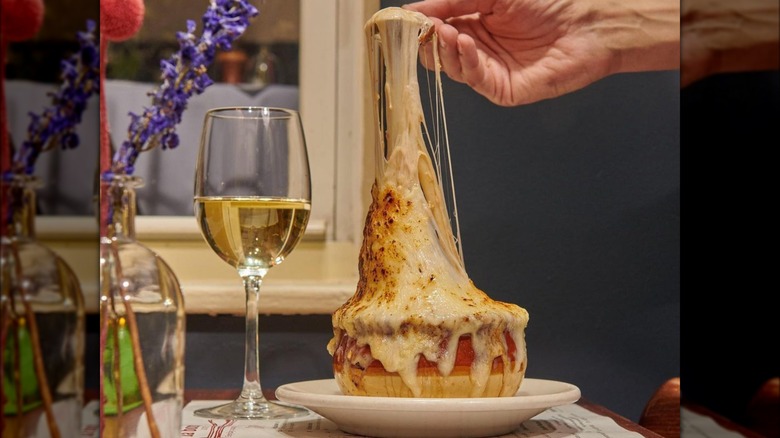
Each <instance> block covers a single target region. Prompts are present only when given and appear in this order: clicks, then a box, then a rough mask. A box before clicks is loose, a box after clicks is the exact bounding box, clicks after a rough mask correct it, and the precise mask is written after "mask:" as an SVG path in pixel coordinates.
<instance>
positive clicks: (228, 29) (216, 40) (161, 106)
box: [109, 0, 258, 174]
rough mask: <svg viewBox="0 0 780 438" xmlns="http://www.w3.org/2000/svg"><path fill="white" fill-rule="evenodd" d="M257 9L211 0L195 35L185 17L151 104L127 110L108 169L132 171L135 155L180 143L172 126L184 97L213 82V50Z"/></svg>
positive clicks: (227, 42) (224, 45)
mask: <svg viewBox="0 0 780 438" xmlns="http://www.w3.org/2000/svg"><path fill="white" fill-rule="evenodd" d="M257 14H258V11H257V8H255V7H254V6H252V5H251V4H250V3H249V1H248V0H211V1H210V4H209V7H208V9H207V10H206V12H205V13H204V14H203V17H202V19H201V22H202V23H203V31H202V32H201V35H200V36H199V37H198V36H196V35H195V30H196V24H195V22H194V21H193V20H187V24H186V26H187V31H186V32H177V33H176V40H177V41H178V42H179V50H178V51H177V52H176V53H174V54H173V55H171V57H170V58H168V59H166V60H162V61H161V62H160V72H161V73H160V78H161V79H162V84H160V85H159V86H158V87H157V88H156V89H155V90H154V91H152V92H151V93H149V95H150V96H151V98H152V105H151V106H149V107H146V108H144V111H143V113H142V114H140V115H139V114H135V113H130V114H129V116H130V124H129V125H128V129H127V139H126V140H125V141H123V142H122V144H121V145H120V147H119V149H118V150H117V151H116V153H115V154H114V159H113V164H112V166H111V170H110V171H109V173H111V174H122V173H124V174H132V173H133V171H134V170H135V168H134V165H135V160H136V159H137V158H138V155H139V154H140V153H141V152H143V151H146V150H149V149H152V148H154V147H156V146H161V147H162V148H163V149H174V148H176V147H177V146H178V145H179V136H178V135H177V134H176V132H175V129H176V125H177V124H178V123H180V122H181V118H182V113H183V112H184V110H185V109H187V100H189V98H190V97H192V96H193V95H196V94H200V93H202V92H203V91H204V90H205V89H206V88H207V87H208V86H209V85H211V84H212V83H213V81H212V80H211V78H210V77H209V76H208V74H206V69H207V68H208V66H209V65H211V63H212V62H213V61H214V57H215V55H216V51H217V50H227V49H230V47H231V44H232V42H233V41H234V40H235V39H236V38H238V37H239V36H241V35H242V34H243V33H244V31H245V30H246V28H247V26H249V19H250V18H252V17H254V16H256V15H257Z"/></svg>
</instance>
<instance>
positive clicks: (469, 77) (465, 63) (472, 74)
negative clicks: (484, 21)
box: [457, 34, 485, 91]
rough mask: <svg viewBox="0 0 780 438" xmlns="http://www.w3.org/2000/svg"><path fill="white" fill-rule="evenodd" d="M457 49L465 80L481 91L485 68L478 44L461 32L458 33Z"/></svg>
mask: <svg viewBox="0 0 780 438" xmlns="http://www.w3.org/2000/svg"><path fill="white" fill-rule="evenodd" d="M457 50H458V60H459V63H460V72H461V76H462V77H463V82H465V83H467V84H469V85H470V86H471V87H473V88H474V89H477V90H478V91H479V89H480V88H481V87H482V86H483V85H484V82H485V68H484V66H483V64H482V63H481V62H480V59H479V54H478V53H477V44H476V43H475V42H474V39H473V38H472V37H470V36H469V35H466V34H460V35H458V41H457Z"/></svg>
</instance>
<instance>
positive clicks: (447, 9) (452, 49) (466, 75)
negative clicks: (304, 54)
mask: <svg viewBox="0 0 780 438" xmlns="http://www.w3.org/2000/svg"><path fill="white" fill-rule="evenodd" d="M404 8H406V9H410V10H414V11H418V12H421V13H423V14H425V15H427V16H429V17H431V18H432V19H433V21H434V23H435V27H436V32H437V34H438V38H439V56H440V61H441V67H442V70H443V71H444V72H445V73H446V74H447V75H448V76H449V77H450V78H452V79H453V80H455V81H458V82H463V83H466V84H468V85H469V86H471V87H472V88H474V90H475V91H477V92H478V93H480V94H482V95H484V96H485V97H487V98H488V99H490V100H491V101H492V102H494V103H496V104H499V105H504V106H512V105H520V104H526V103H531V102H536V101H539V100H543V99H548V98H552V97H556V96H560V95H562V94H565V93H568V92H571V91H574V90H577V89H580V88H582V87H584V86H586V85H588V84H590V83H592V82H595V81H597V80H599V79H601V78H603V77H605V76H608V75H610V74H613V73H618V72H628V71H641V70H656V69H667V68H677V67H678V66H679V32H680V30H679V3H678V2H677V0H636V1H633V2H626V5H622V4H621V3H620V2H608V1H604V0H578V1H571V0H471V1H469V0H425V1H422V2H418V3H412V4H409V5H405V6H404ZM421 62H422V63H423V65H424V66H425V67H426V68H428V69H433V65H434V64H433V55H432V47H431V45H430V44H427V45H424V46H423V47H422V50H421Z"/></svg>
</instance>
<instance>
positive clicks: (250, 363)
mask: <svg viewBox="0 0 780 438" xmlns="http://www.w3.org/2000/svg"><path fill="white" fill-rule="evenodd" d="M243 279H244V289H245V290H246V352H245V355H244V360H245V363H244V386H243V388H242V389H241V398H242V399H245V400H251V401H264V400H265V397H263V390H262V388H261V387H260V350H259V349H258V334H257V302H258V297H259V295H260V285H261V284H262V283H263V276H262V275H246V276H244V277H243Z"/></svg>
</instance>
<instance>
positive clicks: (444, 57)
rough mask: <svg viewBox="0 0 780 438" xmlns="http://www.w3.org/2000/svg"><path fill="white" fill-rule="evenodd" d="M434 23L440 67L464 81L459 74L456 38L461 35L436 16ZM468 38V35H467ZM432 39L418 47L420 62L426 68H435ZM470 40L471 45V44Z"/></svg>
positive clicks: (459, 65)
mask: <svg viewBox="0 0 780 438" xmlns="http://www.w3.org/2000/svg"><path fill="white" fill-rule="evenodd" d="M431 20H433V23H434V25H435V26H436V35H437V39H436V40H435V41H437V44H438V49H439V62H440V64H441V69H442V71H444V73H445V74H446V75H447V76H449V77H450V78H451V79H453V80H455V81H458V82H464V79H463V75H462V74H461V61H460V53H459V49H458V40H459V38H460V37H461V36H464V37H465V35H460V34H459V32H458V30H457V29H456V28H454V27H453V26H451V25H449V24H446V23H444V22H442V21H441V20H439V19H438V18H432V19H431ZM468 38H469V39H470V37H468ZM433 41H434V40H431V42H430V43H428V44H425V45H423V46H422V47H421V48H420V62H421V63H422V65H423V66H424V67H425V68H427V69H428V70H434V69H435V62H434V59H433ZM473 45H474V44H473V40H472V46H473ZM474 57H475V58H476V49H475V50H474Z"/></svg>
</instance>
